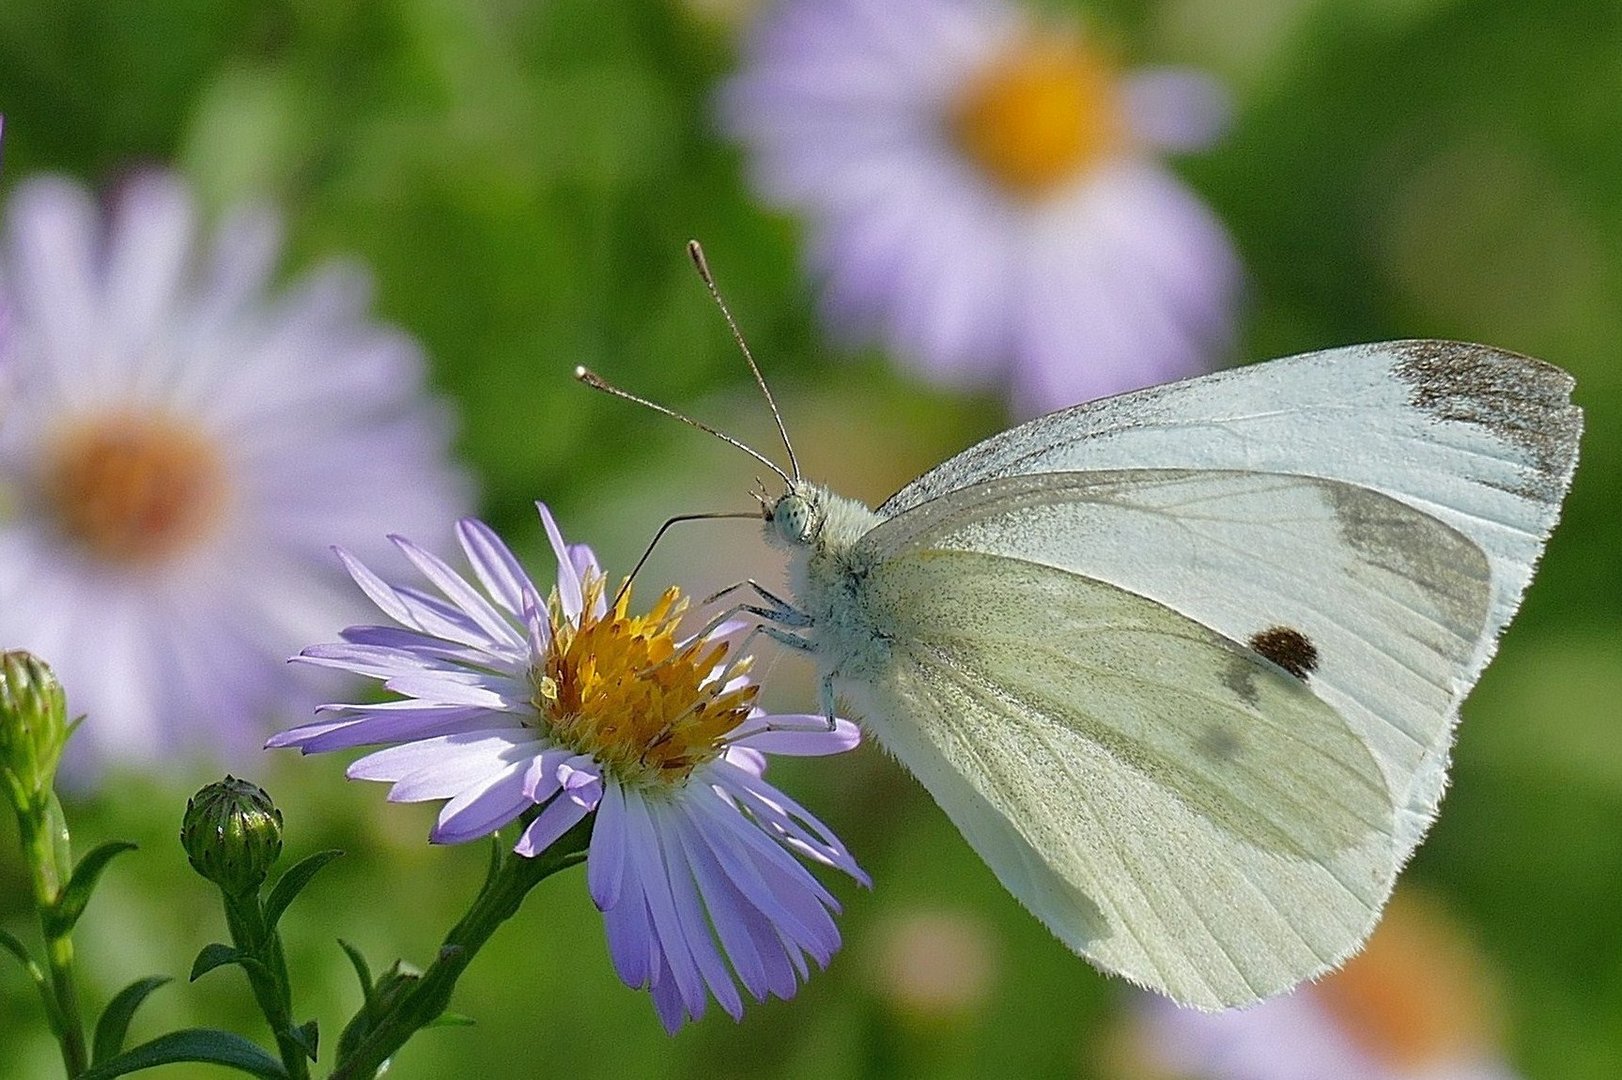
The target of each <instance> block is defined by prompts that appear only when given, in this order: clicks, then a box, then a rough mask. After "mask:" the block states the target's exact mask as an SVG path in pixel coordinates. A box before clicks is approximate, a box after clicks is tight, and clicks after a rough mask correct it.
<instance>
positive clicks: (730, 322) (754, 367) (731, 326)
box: [687, 240, 800, 480]
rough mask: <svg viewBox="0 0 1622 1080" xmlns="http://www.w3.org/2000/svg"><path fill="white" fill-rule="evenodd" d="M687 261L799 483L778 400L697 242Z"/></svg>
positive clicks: (690, 243)
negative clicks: (761, 397)
mask: <svg viewBox="0 0 1622 1080" xmlns="http://www.w3.org/2000/svg"><path fill="white" fill-rule="evenodd" d="M687 257H688V258H690V259H692V260H693V268H694V269H696V270H697V271H698V276H699V278H700V280H702V281H703V282H704V287H705V288H706V289H708V290H709V291H710V299H712V300H714V301H715V306H716V307H718V308H720V309H721V317H722V318H723V319H725V320H726V321H727V329H728V330H730V331H732V340H733V341H735V342H737V343H738V350H739V351H740V352H742V353H743V358H744V359H745V360H746V361H748V363H749V370H750V371H751V372H753V373H754V376H755V385H757V386H759V387H760V392H761V393H762V394H765V395H766V407H767V408H769V409H771V411H772V419H773V420H776V421H777V433H778V434H779V435H781V436H783V449H785V450H787V451H788V464H789V468H791V469H793V470H794V479H795V480H799V479H800V459H799V458H797V457H795V456H794V444H793V443H791V442H789V441H788V428H786V427H784V426H783V414H782V413H780V412H778V411H777V399H775V398H773V397H772V390H771V387H769V386H767V385H766V377H765V376H764V375H762V374H761V373H760V365H759V364H757V363H755V354H754V353H752V352H750V351H749V343H748V342H747V341H745V340H744V339H743V331H741V330H739V329H738V321H737V320H736V319H734V318H733V317H732V310H731V309H730V308H728V307H727V302H726V301H725V300H723V299H722V298H721V290H720V289H719V288H717V287H716V285H715V275H713V274H711V273H710V264H709V261H708V260H706V259H705V258H704V248H703V247H702V246H700V244H699V242H698V241H697V240H689V241H687Z"/></svg>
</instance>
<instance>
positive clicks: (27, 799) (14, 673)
mask: <svg viewBox="0 0 1622 1080" xmlns="http://www.w3.org/2000/svg"><path fill="white" fill-rule="evenodd" d="M68 734H69V727H68V723H67V705H66V703H65V701H64V699H63V694H62V684H61V683H59V682H57V681H56V675H55V674H54V673H53V672H52V671H51V669H50V666H49V665H48V664H46V663H45V662H44V661H42V660H40V659H39V658H38V657H36V656H34V655H33V654H32V653H28V652H23V651H22V650H16V651H13V652H7V653H0V783H3V784H4V785H5V788H6V793H7V795H8V796H9V797H10V798H11V801H12V802H13V803H14V804H15V805H16V807H17V810H18V812H19V813H27V812H30V808H31V807H37V806H38V805H39V803H40V800H41V799H42V798H43V797H44V796H45V794H46V793H47V792H49V791H50V790H51V785H52V784H53V783H54V782H55V780H56V766H57V762H59V761H60V760H61V759H62V748H63V746H65V745H66V744H67V741H68Z"/></svg>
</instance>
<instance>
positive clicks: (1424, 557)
mask: <svg viewBox="0 0 1622 1080" xmlns="http://www.w3.org/2000/svg"><path fill="white" fill-rule="evenodd" d="M1325 490H1326V491H1327V493H1328V495H1329V498H1330V502H1331V504H1332V505H1333V507H1334V510H1335V521H1336V523H1337V524H1338V525H1339V527H1340V535H1341V538H1342V539H1343V540H1345V541H1346V543H1347V545H1348V546H1349V547H1350V548H1351V549H1352V551H1354V552H1356V554H1357V557H1358V559H1359V560H1361V561H1362V562H1364V563H1366V564H1367V565H1368V566H1370V567H1374V568H1376V569H1378V570H1382V571H1385V572H1386V573H1389V574H1393V575H1395V576H1396V578H1397V579H1398V582H1399V583H1400V582H1402V581H1408V582H1412V583H1413V584H1414V585H1415V586H1417V587H1418V588H1419V589H1420V590H1421V591H1422V592H1423V593H1424V595H1425V596H1426V597H1427V598H1428V599H1429V600H1430V602H1431V603H1433V604H1435V605H1436V607H1437V611H1438V613H1439V614H1440V615H1441V616H1442V618H1443V621H1444V622H1445V623H1446V624H1447V625H1448V626H1449V627H1451V628H1452V632H1453V633H1454V634H1455V635H1458V636H1462V637H1465V638H1474V637H1475V635H1476V634H1477V633H1479V632H1480V629H1481V627H1482V625H1483V624H1484V623H1485V621H1486V618H1487V601H1488V598H1489V596H1490V595H1491V586H1492V568H1491V565H1490V564H1489V563H1488V561H1487V555H1486V553H1485V552H1483V551H1482V550H1481V548H1480V546H1479V545H1477V544H1476V543H1475V542H1474V541H1472V540H1471V539H1470V538H1469V537H1467V536H1465V535H1464V534H1463V533H1461V532H1459V531H1458V530H1456V529H1454V528H1452V527H1450V526H1448V525H1446V524H1444V523H1443V522H1441V521H1439V520H1437V519H1436V518H1433V517H1431V516H1430V515H1429V514H1426V513H1424V512H1422V511H1419V510H1416V509H1414V508H1413V507H1411V506H1409V505H1408V504H1406V503H1401V502H1397V501H1396V500H1395V499H1392V498H1391V497H1390V496H1387V495H1382V494H1380V493H1379V492H1377V491H1372V490H1370V489H1368V488H1361V487H1354V486H1352V485H1349V484H1337V485H1333V486H1330V487H1328V488H1326V489H1325ZM1434 647H1436V648H1438V649H1440V650H1442V651H1444V652H1448V653H1449V654H1450V655H1451V652H1452V649H1453V648H1454V646H1449V645H1443V644H1439V643H1438V644H1435V646H1434Z"/></svg>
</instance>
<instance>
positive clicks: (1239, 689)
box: [1222, 652, 1262, 708]
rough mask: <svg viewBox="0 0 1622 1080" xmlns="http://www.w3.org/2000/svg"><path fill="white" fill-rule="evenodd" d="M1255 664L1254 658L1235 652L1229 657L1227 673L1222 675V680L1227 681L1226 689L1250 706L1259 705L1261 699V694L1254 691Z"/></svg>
mask: <svg viewBox="0 0 1622 1080" xmlns="http://www.w3.org/2000/svg"><path fill="white" fill-rule="evenodd" d="M1257 666H1258V665H1257V664H1256V661H1255V659H1254V658H1252V657H1248V656H1243V655H1241V654H1240V653H1237V652H1236V653H1234V654H1233V656H1232V657H1231V658H1230V659H1229V662H1228V670H1227V673H1226V674H1224V675H1223V677H1222V681H1223V682H1225V683H1227V685H1228V689H1229V690H1232V691H1233V692H1234V693H1235V694H1237V695H1238V696H1239V700H1240V701H1243V702H1244V703H1245V704H1246V705H1249V706H1250V707H1251V708H1255V707H1256V706H1258V705H1260V704H1261V701H1262V699H1261V695H1259V694H1258V693H1257V692H1256V669H1257Z"/></svg>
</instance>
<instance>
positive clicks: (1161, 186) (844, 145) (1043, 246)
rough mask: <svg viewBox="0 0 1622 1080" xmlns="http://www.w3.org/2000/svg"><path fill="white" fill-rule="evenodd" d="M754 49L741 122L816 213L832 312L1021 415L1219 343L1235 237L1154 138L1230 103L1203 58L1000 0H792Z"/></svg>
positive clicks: (767, 21)
mask: <svg viewBox="0 0 1622 1080" xmlns="http://www.w3.org/2000/svg"><path fill="white" fill-rule="evenodd" d="M746 55H747V60H746V68H745V70H744V71H743V72H742V73H741V74H740V75H738V76H737V77H736V78H735V79H734V80H733V81H732V82H731V83H730V84H729V85H728V87H727V88H726V91H725V96H724V99H723V112H724V121H725V124H726V126H727V127H728V128H729V129H730V130H731V131H732V132H733V133H734V134H736V135H737V136H739V137H740V138H742V139H743V140H745V141H746V142H747V143H748V144H749V147H750V149H751V151H752V159H751V164H752V168H753V174H754V178H755V182H756V185H757V186H758V188H759V189H760V191H761V192H762V193H763V194H764V195H765V196H766V197H767V198H768V199H770V200H772V201H774V202H776V203H779V204H781V205H785V206H789V207H794V208H797V209H799V210H801V211H803V212H804V213H805V214H806V215H807V217H808V218H809V226H810V228H809V245H810V259H811V262H812V265H813V269H814V271H815V272H816V273H817V275H818V276H819V277H820V278H822V279H823V281H824V283H825V293H824V297H823V299H824V307H825V316H826V321H827V323H828V324H829V326H830V327H831V329H832V330H833V332H834V333H836V334H838V335H841V336H843V337H845V338H846V339H847V340H849V341H850V342H851V343H853V344H854V343H860V342H864V341H867V340H875V339H876V340H879V341H881V342H883V343H884V344H885V345H886V346H887V347H888V348H890V349H891V350H893V352H894V353H895V354H896V355H897V356H898V357H899V358H900V359H902V360H903V361H904V362H906V363H908V364H909V365H910V366H912V367H914V368H915V369H917V370H918V371H920V372H921V373H923V374H924V375H926V376H928V377H930V378H933V379H936V380H938V381H942V382H944V383H947V384H948V385H954V386H971V387H972V386H986V385H1006V386H1007V387H1008V388H1009V389H1010V392H1011V394H1012V398H1013V403H1014V407H1015V409H1016V410H1017V411H1019V412H1021V413H1027V414H1029V413H1035V412H1041V411H1046V410H1048V409H1054V408H1059V407H1061V406H1065V405H1070V404H1074V403H1075V402H1076V401H1078V400H1083V399H1087V398H1092V397H1098V396H1102V395H1106V394H1112V393H1118V392H1121V391H1125V390H1130V389H1133V388H1135V387H1139V386H1143V385H1147V384H1150V383H1155V382H1162V381H1166V380H1170V379H1176V378H1181V377H1184V376H1187V375H1192V374H1196V373H1198V372H1200V371H1202V370H1204V369H1205V368H1206V367H1208V366H1209V365H1210V364H1211V363H1212V362H1213V361H1214V360H1215V359H1217V358H1218V357H1219V355H1220V353H1221V352H1222V351H1223V349H1224V347H1225V345H1226V344H1227V342H1228V339H1229V336H1230V323H1231V317H1232V311H1233V307H1234V301H1235V298H1236V294H1237V292H1238V283H1239V265H1238V259H1237V256H1236V255H1235V253H1234V250H1233V247H1232V245H1231V243H1230V241H1229V239H1228V237H1227V234H1226V233H1225V231H1224V230H1223V228H1222V226H1221V225H1220V223H1219V222H1218V221H1217V220H1216V218H1215V217H1214V216H1213V215H1212V214H1211V212H1210V211H1209V210H1208V209H1207V208H1206V207H1205V206H1204V205H1203V204H1202V203H1201V202H1200V200H1199V199H1198V198H1197V197H1195V196H1194V195H1193V193H1191V192H1190V191H1189V190H1188V189H1187V188H1186V187H1185V186H1184V185H1183V184H1182V183H1181V182H1180V181H1179V180H1178V179H1177V178H1176V177H1175V176H1173V175H1172V174H1171V173H1170V172H1169V171H1168V170H1167V169H1165V168H1164V167H1163V166H1161V165H1160V164H1159V163H1158V162H1157V161H1156V159H1155V154H1156V153H1157V152H1160V151H1167V150H1191V149H1198V148H1200V147H1203V146H1205V145H1207V144H1208V143H1209V142H1210V141H1211V140H1212V139H1213V138H1214V137H1215V136H1216V135H1217V134H1218V133H1219V132H1220V131H1221V129H1222V128H1223V127H1224V126H1225V123H1226V119H1227V103H1226V99H1225V98H1224V97H1223V95H1222V94H1221V93H1220V91H1219V90H1218V89H1217V88H1216V87H1215V86H1214V85H1213V84H1212V83H1211V82H1210V81H1209V80H1207V79H1205V78H1204V77H1202V76H1200V75H1197V74H1194V73H1192V72H1186V71H1180V70H1172V69H1149V70H1143V71H1138V72H1132V73H1127V72H1122V71H1119V70H1117V69H1116V67H1115V66H1114V65H1113V64H1112V63H1111V62H1110V60H1109V59H1108V57H1107V56H1106V55H1104V53H1103V52H1102V50H1101V49H1100V47H1099V46H1098V45H1097V44H1096V43H1095V42H1094V41H1092V40H1091V39H1090V38H1088V37H1086V36H1084V35H1083V34H1081V33H1080V32H1079V31H1069V30H1064V29H1058V28H1055V27H1053V26H1050V25H1044V24H1040V23H1038V22H1037V21H1036V20H1034V19H1032V18H1031V17H1029V16H1028V15H1027V13H1025V12H1024V11H1023V10H1021V9H1020V8H1018V7H1015V6H1013V5H1011V4H1010V3H1007V2H1003V0H786V2H784V3H781V4H778V5H776V6H775V7H774V8H772V9H771V10H769V11H768V12H767V14H766V15H765V16H764V17H763V18H762V19H761V21H760V23H759V24H758V25H757V26H756V28H755V30H754V33H753V35H752V38H751V40H750V42H749V45H748V48H747V54H746Z"/></svg>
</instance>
